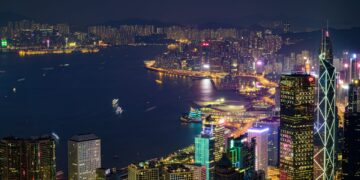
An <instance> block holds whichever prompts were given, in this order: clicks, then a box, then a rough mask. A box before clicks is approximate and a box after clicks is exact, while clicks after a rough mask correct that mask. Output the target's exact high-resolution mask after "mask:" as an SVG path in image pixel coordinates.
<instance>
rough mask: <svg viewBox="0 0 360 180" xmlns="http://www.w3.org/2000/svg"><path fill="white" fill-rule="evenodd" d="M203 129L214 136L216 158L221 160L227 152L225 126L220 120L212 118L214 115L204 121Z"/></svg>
mask: <svg viewBox="0 0 360 180" xmlns="http://www.w3.org/2000/svg"><path fill="white" fill-rule="evenodd" d="M218 121H219V120H218ZM203 131H204V133H205V134H209V135H211V136H213V137H214V139H215V144H214V146H215V149H214V158H215V159H214V160H215V161H218V160H220V159H221V157H222V154H223V153H224V152H225V127H224V126H223V124H221V123H219V122H218V123H216V120H215V119H214V118H212V116H209V117H207V118H206V120H205V121H204V122H203Z"/></svg>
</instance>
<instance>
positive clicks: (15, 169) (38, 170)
mask: <svg viewBox="0 0 360 180" xmlns="http://www.w3.org/2000/svg"><path fill="white" fill-rule="evenodd" d="M55 176H56V161H55V140H54V139H53V138H51V137H47V136H46V137H40V138H32V139H19V138H15V137H7V138H3V139H1V141H0V179H4V180H5V179H6V180H33V179H49V180H55Z"/></svg>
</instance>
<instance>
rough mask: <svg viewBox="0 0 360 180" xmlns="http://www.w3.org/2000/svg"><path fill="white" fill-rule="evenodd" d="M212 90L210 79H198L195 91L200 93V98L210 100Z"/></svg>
mask: <svg viewBox="0 0 360 180" xmlns="http://www.w3.org/2000/svg"><path fill="white" fill-rule="evenodd" d="M213 92H214V91H213V85H212V82H211V80H210V79H202V80H200V82H199V84H198V88H197V92H196V93H197V94H199V95H200V99H201V100H205V101H208V100H211V99H212V95H213Z"/></svg>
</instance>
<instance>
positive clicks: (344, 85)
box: [341, 84, 350, 90]
mask: <svg viewBox="0 0 360 180" xmlns="http://www.w3.org/2000/svg"><path fill="white" fill-rule="evenodd" d="M341 88H343V89H345V90H349V88H350V87H349V85H348V84H343V85H342V86H341Z"/></svg>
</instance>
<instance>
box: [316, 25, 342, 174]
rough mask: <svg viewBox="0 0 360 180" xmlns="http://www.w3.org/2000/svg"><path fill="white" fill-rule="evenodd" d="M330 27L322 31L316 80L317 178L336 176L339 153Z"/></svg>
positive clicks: (334, 73)
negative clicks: (337, 149)
mask: <svg viewBox="0 0 360 180" xmlns="http://www.w3.org/2000/svg"><path fill="white" fill-rule="evenodd" d="M332 51H333V50H332V45H331V41H330V35H329V31H323V35H322V40H321V47H320V55H319V78H318V83H317V98H318V99H317V108H316V121H315V124H314V129H315V132H314V134H315V135H314V145H315V146H314V149H315V152H314V153H315V154H314V164H315V167H314V169H315V172H314V173H315V174H314V178H315V179H324V180H328V179H333V178H334V175H335V165H336V164H335V163H336V162H335V154H336V147H335V146H336V136H337V135H336V132H337V131H336V130H337V126H338V124H337V120H336V108H335V106H336V104H335V99H336V98H335V93H336V69H335V67H334V66H333V53H332Z"/></svg>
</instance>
